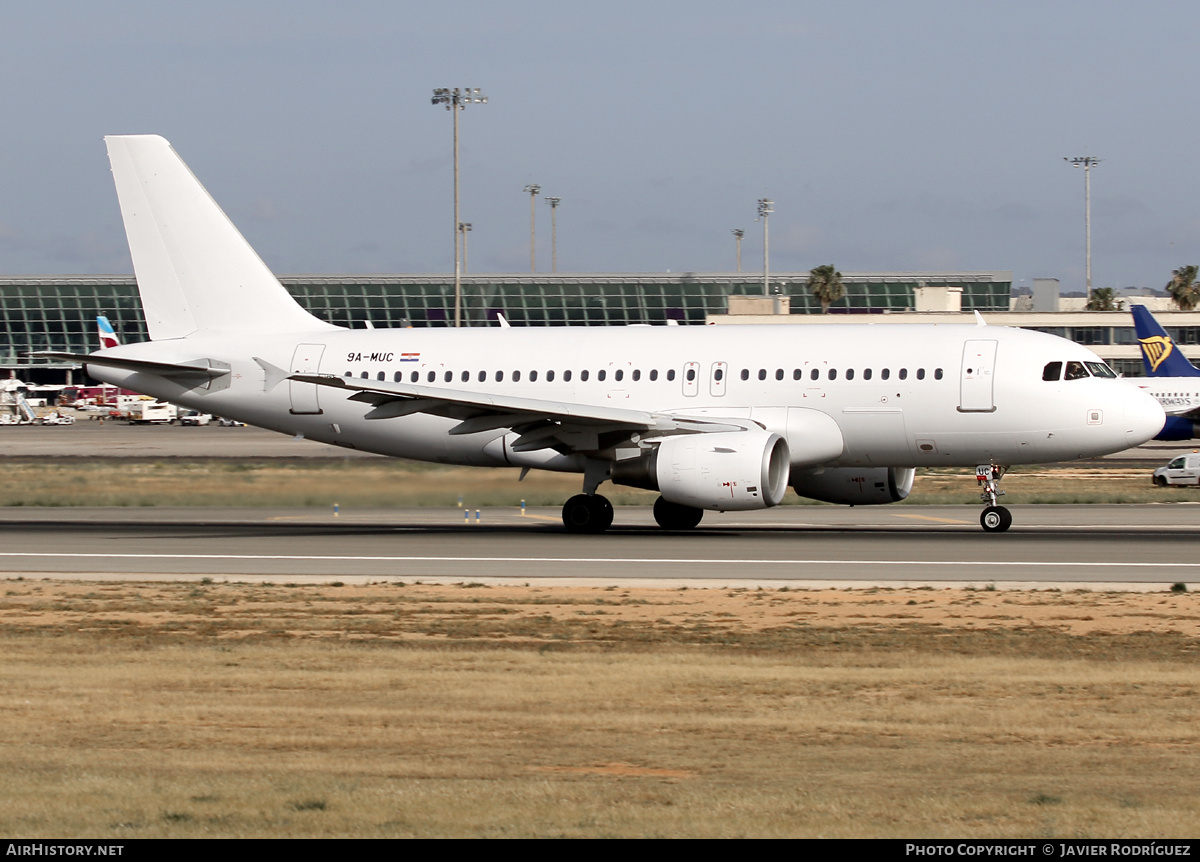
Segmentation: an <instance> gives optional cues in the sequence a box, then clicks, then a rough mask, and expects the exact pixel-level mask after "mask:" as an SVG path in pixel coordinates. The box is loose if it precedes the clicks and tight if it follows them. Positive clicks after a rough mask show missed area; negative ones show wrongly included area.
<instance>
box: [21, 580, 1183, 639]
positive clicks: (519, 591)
mask: <svg viewBox="0 0 1200 862" xmlns="http://www.w3.org/2000/svg"><path fill="white" fill-rule="evenodd" d="M1198 610H1200V599H1198V597H1197V594H1195V593H1187V592H1160V593H1145V592H1142V593H1135V592H1092V591H1087V590H1071V591H1062V590H1056V589H1045V590H1020V591H1018V590H992V589H976V590H971V589H934V588H929V587H925V588H908V589H888V588H868V589H816V590H803V589H788V588H786V587H785V588H782V589H748V588H728V587H726V588H712V589H697V588H674V589H663V588H630V587H619V586H615V585H614V586H606V587H568V586H555V587H546V586H531V587H524V586H520V587H518V586H491V585H484V584H481V583H468V582H462V583H459V584H451V585H441V584H423V583H407V584H406V583H403V582H390V583H383V582H381V583H373V584H366V585H348V584H340V583H336V582H334V583H331V584H322V585H296V584H282V585H281V584H244V583H223V582H222V583H212V582H208V581H207V579H206V580H205V581H201V582H192V583H160V584H155V583H144V584H95V583H78V582H58V581H49V580H46V581H37V580H9V581H7V582H6V588H5V591H4V595H3V596H2V597H0V611H2V613H3V620H4V622H3V626H2V627H0V631H3V630H7V631H9V632H18V631H20V632H32V631H41V632H54V631H58V632H68V631H69V632H91V633H94V634H97V635H104V634H108V635H113V634H118V633H124V634H125V635H134V634H136V635H138V636H142V637H156V636H157V637H161V636H174V637H180V636H190V637H215V638H221V639H233V640H238V639H253V640H263V639H268V640H270V639H278V638H336V639H348V640H379V641H384V642H389V641H391V642H394V641H410V642H411V641H415V640H433V641H439V640H440V641H444V642H459V643H466V642H470V643H472V645H476V646H478V645H480V643H481V642H492V643H503V644H504V645H506V646H520V645H529V646H534V645H538V644H545V643H554V644H557V645H566V644H568V643H569V644H575V645H592V646H596V645H604V646H607V647H609V648H614V647H617V648H619V647H623V646H635V645H637V644H639V643H643V644H644V643H718V642H723V643H730V644H733V643H743V644H744V645H746V646H758V647H764V646H768V645H770V644H771V643H777V644H778V645H780V646H783V645H784V644H786V643H788V642H792V641H794V640H795V639H796V638H797V637H801V636H802V635H803V633H804V632H805V631H810V632H813V631H821V630H825V631H829V630H836V631H839V632H841V633H842V635H843V636H844V637H846V638H849V639H851V640H853V639H856V638H869V637H874V636H876V635H878V634H880V633H884V632H890V633H892V634H894V635H902V634H907V635H909V636H910V637H911V639H912V640H913V641H914V644H915V642H916V640H917V639H919V638H924V637H927V636H928V635H930V634H934V635H938V636H939V638H940V639H941V640H945V639H946V638H947V637H949V636H951V635H953V636H955V639H956V640H961V639H962V637H964V636H967V635H970V634H972V633H987V632H992V633H999V632H1005V633H1018V634H1021V635H1023V636H1026V637H1029V636H1038V637H1040V638H1042V639H1045V638H1053V639H1055V640H1059V639H1062V638H1066V639H1068V640H1078V641H1080V642H1081V643H1082V642H1084V641H1087V639H1088V638H1089V637H1093V636H1095V637H1099V638H1102V639H1104V641H1103V642H1105V643H1107V644H1108V645H1109V646H1113V645H1114V644H1113V639H1114V638H1128V637H1130V636H1138V637H1141V638H1146V637H1150V636H1157V637H1162V638H1167V639H1169V640H1171V641H1175V642H1177V643H1178V644H1179V645H1181V646H1183V645H1185V644H1192V642H1194V645H1192V646H1187V648H1186V650H1185V651H1187V650H1191V649H1195V648H1197V647H1200V614H1198V613H1197V611H1198ZM908 639H909V638H906V640H908ZM910 646H911V645H910Z"/></svg>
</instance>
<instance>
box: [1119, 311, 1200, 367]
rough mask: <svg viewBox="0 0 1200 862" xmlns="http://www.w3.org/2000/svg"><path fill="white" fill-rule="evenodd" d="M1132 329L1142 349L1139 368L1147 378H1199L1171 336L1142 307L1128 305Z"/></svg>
mask: <svg viewBox="0 0 1200 862" xmlns="http://www.w3.org/2000/svg"><path fill="white" fill-rule="evenodd" d="M1129 311H1130V312H1131V313H1132V314H1133V328H1134V330H1135V331H1136V332H1137V340H1138V345H1139V346H1140V347H1141V348H1142V366H1143V367H1144V368H1145V369H1146V376H1147V377H1200V370H1198V369H1197V368H1196V366H1194V365H1192V363H1191V362H1189V361H1188V358H1187V357H1186V356H1184V355H1183V354H1182V353H1181V352H1180V351H1179V348H1178V347H1176V346H1175V342H1174V341H1172V340H1171V336H1169V335H1167V331H1166V330H1165V329H1163V328H1162V326H1161V325H1160V324H1159V322H1158V321H1157V320H1155V319H1154V315H1152V314H1151V313H1150V310H1149V309H1148V308H1146V306H1144V305H1131V306H1129Z"/></svg>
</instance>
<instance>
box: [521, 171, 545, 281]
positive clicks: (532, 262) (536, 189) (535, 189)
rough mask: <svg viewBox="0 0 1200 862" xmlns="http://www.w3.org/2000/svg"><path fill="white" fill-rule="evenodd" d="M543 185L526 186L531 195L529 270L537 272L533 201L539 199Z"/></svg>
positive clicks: (527, 192)
mask: <svg viewBox="0 0 1200 862" xmlns="http://www.w3.org/2000/svg"><path fill="white" fill-rule="evenodd" d="M541 190H542V187H541V186H539V185H538V184H537V183H530V184H529V185H527V186H525V193H526V194H528V195H529V271H530V272H537V257H535V256H534V248H535V247H536V242H535V234H534V231H533V220H534V219H533V211H534V206H533V202H534V201H535V200H537V196H538V194H539V193H540V192H541Z"/></svg>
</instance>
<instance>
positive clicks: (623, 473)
mask: <svg viewBox="0 0 1200 862" xmlns="http://www.w3.org/2000/svg"><path fill="white" fill-rule="evenodd" d="M788 462H789V454H788V445H787V442H786V441H785V440H784V439H783V438H782V437H780V436H779V435H778V434H774V433H772V432H770V431H763V430H761V429H754V430H749V431H727V432H719V433H713V434H682V435H679V436H677V437H667V438H666V439H665V440H663V441H662V442H661V443H659V444H658V446H657V447H656V448H655V449H653V450H651V451H649V452H646V453H645V454H643V455H641V456H640V457H638V458H631V459H628V460H625V461H617V462H614V463H613V465H612V473H611V479H612V481H613V482H614V483H615V484H618V485H633V486H634V487H637V488H647V489H649V490H651V491H658V492H659V493H661V494H662V495H663V499H665V500H666V501H667V502H669V503H677V504H679V505H681V506H692V507H694V508H697V509H712V510H716V511H718V512H738V511H746V510H749V509H766V508H769V507H771V506H778V505H779V503H780V502H781V501H782V500H783V495H784V493H785V492H786V491H787V479H788Z"/></svg>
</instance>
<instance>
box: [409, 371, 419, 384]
mask: <svg viewBox="0 0 1200 862" xmlns="http://www.w3.org/2000/svg"><path fill="white" fill-rule="evenodd" d="M420 379H421V372H419V371H414V372H413V373H412V374H410V375H408V382H409V383H416V382H417V381H418V380H420Z"/></svg>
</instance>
